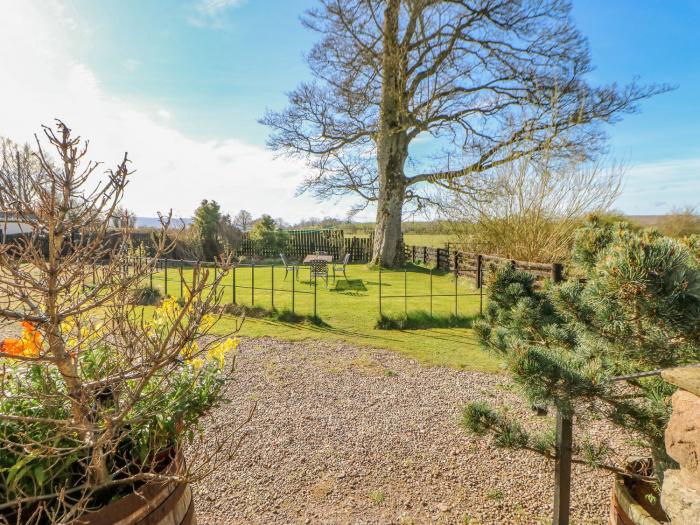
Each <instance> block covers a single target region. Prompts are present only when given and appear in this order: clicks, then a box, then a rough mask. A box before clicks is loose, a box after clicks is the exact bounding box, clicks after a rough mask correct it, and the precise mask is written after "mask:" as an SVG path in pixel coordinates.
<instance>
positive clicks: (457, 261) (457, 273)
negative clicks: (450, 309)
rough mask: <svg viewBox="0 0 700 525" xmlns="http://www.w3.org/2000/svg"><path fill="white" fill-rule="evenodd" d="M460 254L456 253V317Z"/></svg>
mask: <svg viewBox="0 0 700 525" xmlns="http://www.w3.org/2000/svg"><path fill="white" fill-rule="evenodd" d="M458 258H459V252H455V317H457V284H458V281H459V259H458Z"/></svg>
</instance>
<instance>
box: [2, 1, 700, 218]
mask: <svg viewBox="0 0 700 525" xmlns="http://www.w3.org/2000/svg"><path fill="white" fill-rule="evenodd" d="M314 4H315V1H314V0H184V1H180V2H176V1H172V0H149V1H143V0H141V1H138V0H121V1H116V0H113V1H99V2H98V1H93V0H51V1H50V2H41V3H40V2H36V3H33V2H23V1H22V0H0V6H2V8H3V9H4V14H5V15H6V16H4V17H3V18H2V20H4V22H3V21H0V34H2V33H3V32H4V33H5V38H6V39H7V40H6V41H4V42H3V41H2V37H1V36H0V44H5V45H1V46H0V61H2V62H3V63H4V64H5V65H4V75H3V76H5V75H7V76H5V78H10V79H12V78H14V79H15V80H14V82H15V84H14V85H13V84H12V82H13V80H10V85H9V86H8V85H4V84H0V100H2V99H4V101H5V102H0V134H2V135H5V136H10V137H12V138H15V139H17V140H25V139H26V137H28V136H29V133H30V131H32V130H36V128H38V125H39V123H41V122H49V121H50V120H51V119H52V118H53V117H54V116H62V117H63V118H66V119H68V116H70V117H72V118H73V120H71V122H74V126H75V127H76V128H78V129H84V130H85V131H86V133H85V134H86V135H87V134H89V136H91V137H92V138H93V143H95V144H97V143H98V141H100V140H101V145H100V147H99V148H98V150H97V152H96V153H99V154H104V155H105V156H107V157H109V158H114V159H116V157H115V155H116V151H117V149H118V148H119V147H123V148H124V149H130V151H134V155H135V158H134V163H135V165H136V167H137V168H139V172H140V173H139V177H140V178H139V179H138V180H137V179H134V184H133V186H134V190H135V191H133V190H132V191H131V192H130V193H129V197H128V198H127V204H128V205H130V206H131V207H132V208H134V209H135V211H136V212H137V213H138V214H139V215H154V213H155V211H156V210H164V209H167V208H168V207H174V208H175V211H176V213H180V214H182V215H187V214H189V213H191V209H193V208H194V206H196V204H197V202H198V201H199V200H200V199H202V198H205V197H208V198H215V199H217V200H219V201H220V202H221V203H222V205H223V207H224V208H225V209H227V210H228V211H231V212H236V211H237V210H238V209H240V208H248V209H251V211H252V212H253V213H255V214H259V213H263V212H265V211H268V212H272V213H273V215H277V216H286V217H287V218H288V220H297V219H299V218H302V217H307V216H311V215H342V214H343V213H344V211H345V210H346V209H347V208H348V207H349V204H350V203H349V202H340V203H329V202H325V203H316V202H315V201H313V199H311V198H310V197H301V198H295V197H294V188H295V187H296V185H297V184H298V183H299V181H300V180H301V178H302V177H303V175H304V173H305V168H304V167H303V166H300V165H298V164H296V163H290V162H288V161H278V160H274V159H273V158H272V157H271V155H270V154H269V152H265V151H264V150H263V147H264V143H265V138H266V135H267V132H268V131H267V129H266V128H264V127H263V126H261V125H259V124H258V123H257V119H258V118H260V116H261V115H262V114H263V112H264V111H265V109H266V108H268V107H269V108H281V107H282V106H283V105H284V104H285V102H286V97H285V92H286V91H288V90H290V89H292V88H293V87H294V86H295V85H296V84H297V83H298V82H299V81H300V80H303V79H307V78H308V71H307V69H306V66H305V65H304V62H303V54H304V52H306V51H307V50H308V49H309V48H310V46H311V45H312V43H313V41H314V39H315V38H316V36H315V35H314V34H312V33H310V32H309V31H308V30H306V29H304V28H303V27H302V26H301V24H300V23H299V15H300V14H301V13H302V12H303V11H304V10H305V9H306V8H307V7H310V6H312V5H314ZM574 18H575V21H576V23H577V25H578V26H579V27H580V28H581V30H582V31H583V32H584V34H586V35H587V36H588V37H589V40H590V45H591V49H592V55H593V63H594V64H595V65H596V66H597V69H596V71H595V72H594V73H593V74H592V75H591V80H592V81H593V82H600V83H608V82H613V81H618V82H620V83H625V82H627V81H629V80H631V79H632V78H633V77H634V76H639V77H640V78H641V81H642V82H668V83H671V84H675V85H677V86H678V89H677V90H676V91H674V92H672V93H668V94H664V95H660V96H658V97H655V98H654V99H651V100H648V101H646V102H644V103H643V105H642V111H641V113H639V114H636V115H630V116H627V117H625V119H624V121H623V122H620V123H618V124H616V125H615V126H612V127H610V128H609V129H608V133H609V135H610V153H611V158H614V159H616V160H619V161H623V162H624V163H625V164H626V165H627V167H628V176H627V183H626V187H625V190H624V193H623V195H622V196H621V198H620V200H619V202H618V208H620V209H622V210H623V211H625V212H628V213H636V214H639V213H644V214H654V213H663V212H665V211H667V210H668V209H670V208H671V207H673V206H680V205H684V204H690V205H696V204H699V203H700V197H698V195H700V103H698V100H699V99H700V59H698V56H697V55H698V52H699V51H700V46H699V45H698V43H697V36H696V34H694V32H695V31H696V28H697V27H698V25H700V2H698V1H695V0H673V1H670V2H660V1H658V0H636V1H633V0H608V1H603V0H575V1H574ZM3 23H4V24H5V27H3ZM18 24H19V26H20V27H21V29H17V27H16V26H17V25H18ZM8 32H9V36H8V34H7V33H8ZM28 35H30V36H28ZM36 35H41V37H37V36H36ZM8 46H9V49H8ZM42 64H45V67H44V69H46V70H48V71H49V72H50V75H48V76H49V77H50V78H51V80H50V81H49V82H46V77H47V75H41V74H38V73H37V68H38V67H40V66H41V65H42ZM3 91H5V93H3ZM3 95H4V96H3ZM3 104H4V106H3ZM66 115H68V116H66ZM3 116H5V117H8V118H3ZM77 124H81V125H82V126H81V127H79V126H78V125H77ZM210 157H211V158H210ZM193 159H195V160H193ZM105 160H107V159H105ZM193 171H196V172H197V173H196V174H195V176H194V177H192V172H193ZM251 172H253V173H251ZM188 175H189V176H188ZM195 182H196V183H195ZM256 190H257V191H256ZM261 190H262V191H261ZM261 193H262V194H261ZM370 216H371V214H370Z"/></svg>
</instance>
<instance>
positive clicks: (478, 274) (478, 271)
mask: <svg viewBox="0 0 700 525" xmlns="http://www.w3.org/2000/svg"><path fill="white" fill-rule="evenodd" d="M481 264H482V260H481V254H479V255H477V256H476V287H477V288H481Z"/></svg>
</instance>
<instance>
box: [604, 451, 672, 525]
mask: <svg viewBox="0 0 700 525" xmlns="http://www.w3.org/2000/svg"><path fill="white" fill-rule="evenodd" d="M650 467H651V460H650V459H639V460H635V461H632V462H630V463H629V464H628V465H627V468H628V470H630V471H631V472H635V473H639V474H648V473H649V472H650V470H651V469H650ZM649 494H654V495H655V496H656V497H657V501H656V503H655V504H654V503H652V502H650V501H649V500H648V499H646V496H647V495H649ZM664 523H668V520H667V518H666V515H665V514H664V512H663V510H662V509H661V506H660V504H659V500H658V494H657V491H656V488H655V487H654V486H653V485H652V484H651V483H648V482H645V481H638V480H634V479H633V478H629V477H627V476H623V475H621V474H617V475H616V476H615V481H614V482H613V488H612V496H611V499H610V520H609V521H608V524H609V525H662V524H664Z"/></svg>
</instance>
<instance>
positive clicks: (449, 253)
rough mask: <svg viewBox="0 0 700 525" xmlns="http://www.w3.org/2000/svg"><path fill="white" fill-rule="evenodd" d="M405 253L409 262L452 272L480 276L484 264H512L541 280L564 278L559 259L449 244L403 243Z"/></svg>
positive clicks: (474, 276) (485, 265)
mask: <svg viewBox="0 0 700 525" xmlns="http://www.w3.org/2000/svg"><path fill="white" fill-rule="evenodd" d="M404 257H405V259H406V261H407V262H413V263H420V262H422V263H425V264H426V265H434V266H435V268H436V269H438V270H441V271H443V272H453V273H456V274H458V275H461V276H469V277H473V278H475V279H476V278H477V276H478V275H483V273H484V271H485V267H487V266H497V265H501V264H504V263H505V264H510V265H511V266H512V267H513V268H515V269H518V270H523V271H526V272H528V273H531V274H532V275H534V276H535V278H536V279H537V280H538V281H541V280H543V279H547V278H552V279H561V278H563V276H564V266H563V265H562V264H560V263H539V262H532V261H519V260H517V259H508V258H505V257H498V256H495V255H485V254H479V253H470V252H463V251H461V250H454V249H450V248H432V247H430V246H413V245H407V246H404Z"/></svg>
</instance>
